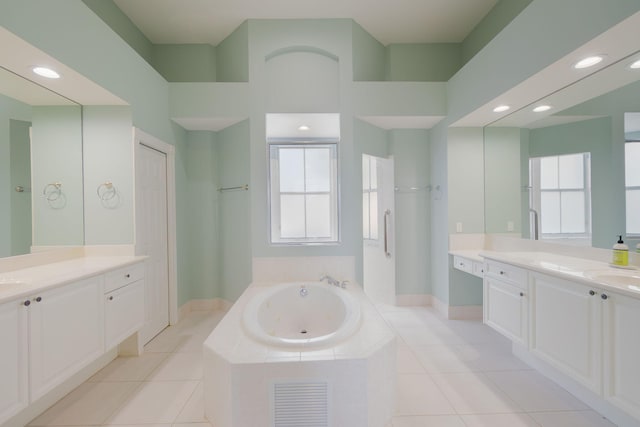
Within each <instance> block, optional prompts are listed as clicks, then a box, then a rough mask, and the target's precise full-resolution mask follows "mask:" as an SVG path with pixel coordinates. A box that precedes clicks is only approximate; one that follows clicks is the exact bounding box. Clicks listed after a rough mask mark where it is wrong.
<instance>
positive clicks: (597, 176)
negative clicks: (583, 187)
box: [529, 117, 625, 248]
mask: <svg viewBox="0 0 640 427" xmlns="http://www.w3.org/2000/svg"><path fill="white" fill-rule="evenodd" d="M611 136H612V121H611V118H608V117H605V118H599V119H593V120H586V121H582V122H578V123H571V124H567V125H560V126H552V127H548V128H542V129H534V130H532V131H531V139H530V143H529V157H543V156H556V155H560V154H572V153H584V152H590V153H591V205H592V207H591V216H592V232H593V238H592V244H593V246H596V247H600V248H609V247H611V246H612V245H613V243H615V242H614V238H615V236H616V235H617V234H624V228H625V225H624V224H625V223H624V202H623V203H616V202H615V200H616V199H619V198H620V194H621V195H622V198H623V200H624V183H622V184H621V185H620V184H616V182H617V181H619V177H616V175H619V174H620V173H621V174H622V176H623V182H624V167H622V168H621V169H620V171H621V172H619V173H616V172H615V170H614V169H613V168H612V166H613V164H614V160H613V151H612V145H613V142H612V139H611Z"/></svg>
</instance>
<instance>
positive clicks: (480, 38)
mask: <svg viewBox="0 0 640 427" xmlns="http://www.w3.org/2000/svg"><path fill="white" fill-rule="evenodd" d="M531 1H532V0H500V1H498V3H497V4H496V5H495V6H494V7H493V8H492V9H491V11H489V13H488V14H487V15H486V16H485V17H484V18H483V19H482V21H480V22H479V23H478V25H476V26H475V28H474V29H473V31H471V32H470V33H469V35H468V36H467V37H465V39H464V41H463V42H462V61H463V62H464V63H466V62H467V61H469V59H471V58H472V57H473V56H474V55H475V54H477V53H478V52H480V50H481V49H482V48H483V47H485V46H486V45H487V44H489V42H491V39H493V38H494V37H495V36H496V35H497V34H498V33H499V32H500V31H502V30H503V29H504V27H506V26H507V25H508V24H509V22H511V21H512V20H513V18H515V17H516V16H517V15H518V14H519V13H520V12H522V11H523V10H524V8H526V7H527V6H529V3H531Z"/></svg>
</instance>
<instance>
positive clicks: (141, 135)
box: [133, 127, 180, 325]
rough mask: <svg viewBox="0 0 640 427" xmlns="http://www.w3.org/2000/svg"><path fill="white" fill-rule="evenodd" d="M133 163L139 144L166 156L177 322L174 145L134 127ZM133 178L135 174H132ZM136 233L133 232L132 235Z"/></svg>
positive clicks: (172, 317) (172, 320)
mask: <svg viewBox="0 0 640 427" xmlns="http://www.w3.org/2000/svg"><path fill="white" fill-rule="evenodd" d="M133 142H134V156H133V157H134V164H135V165H137V159H138V150H139V149H140V145H145V146H147V147H149V148H152V149H154V150H157V151H159V152H160V153H163V154H164V155H165V156H167V257H168V259H167V263H168V269H169V271H168V278H169V307H168V308H169V324H170V325H175V324H176V323H178V321H179V320H180V319H179V314H178V313H179V312H178V267H177V266H178V263H177V238H176V167H175V164H176V162H175V157H176V155H175V151H176V149H175V147H174V146H173V145H171V144H168V143H166V142H164V141H162V140H160V139H158V138H156V137H154V136H152V135H149V134H148V133H146V132H144V131H142V130H140V129H138V128H136V127H134V128H133ZM134 180H135V174H134ZM136 191H137V183H136V185H135V186H134V197H135V192H136ZM134 218H135V221H134V227H137V216H136V209H135V207H134ZM136 235H137V234H135V233H134V236H136ZM134 246H135V253H136V255H138V254H139V252H138V251H139V248H138V244H137V242H136V243H135V245H134Z"/></svg>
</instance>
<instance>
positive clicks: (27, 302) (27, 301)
mask: <svg viewBox="0 0 640 427" xmlns="http://www.w3.org/2000/svg"><path fill="white" fill-rule="evenodd" d="M22 304H24V306H25V307H29V306H30V305H31V300H26V301H25V302H23V303H22Z"/></svg>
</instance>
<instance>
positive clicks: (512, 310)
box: [484, 277, 527, 345]
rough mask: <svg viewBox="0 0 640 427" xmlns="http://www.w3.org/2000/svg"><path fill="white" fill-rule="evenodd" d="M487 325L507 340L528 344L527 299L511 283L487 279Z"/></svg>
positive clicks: (485, 291)
mask: <svg viewBox="0 0 640 427" xmlns="http://www.w3.org/2000/svg"><path fill="white" fill-rule="evenodd" d="M484 294H485V295H484V315H485V319H484V321H485V323H486V324H487V325H489V326H491V327H492V328H493V329H495V330H496V331H498V332H500V333H501V334H502V335H504V336H506V337H507V338H509V339H511V340H513V341H517V342H519V343H521V344H524V345H526V343H527V297H526V295H525V292H524V291H523V290H522V289H520V288H518V287H516V286H513V285H511V284H509V283H506V282H503V281H501V280H496V279H493V278H490V277H486V278H485V280H484Z"/></svg>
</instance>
